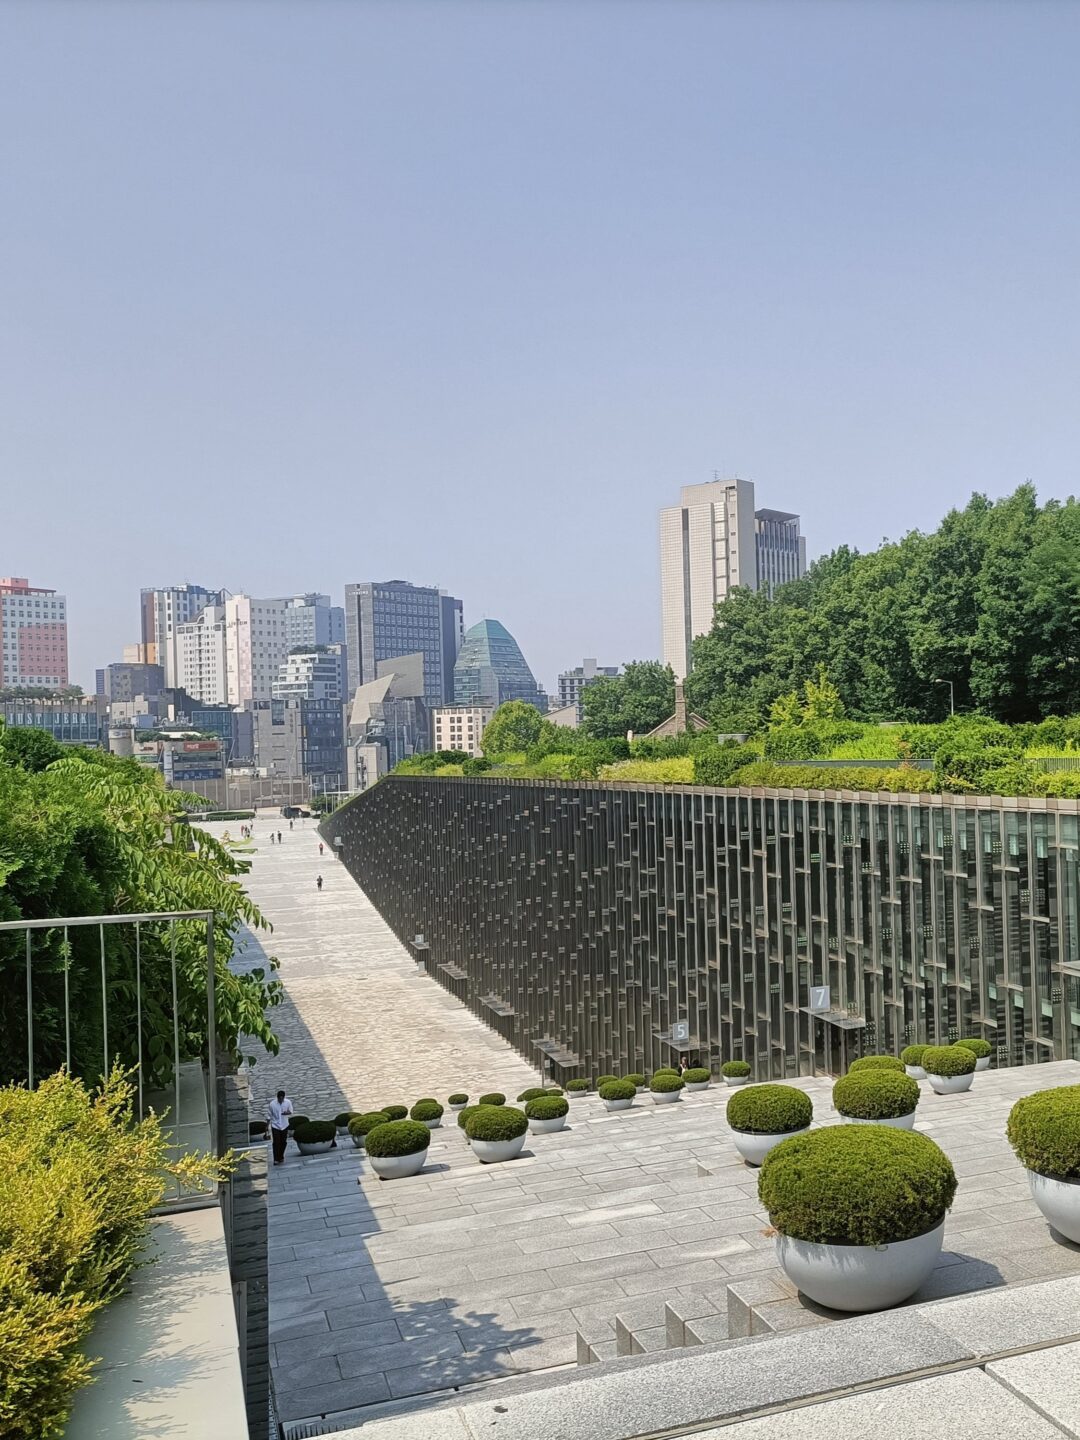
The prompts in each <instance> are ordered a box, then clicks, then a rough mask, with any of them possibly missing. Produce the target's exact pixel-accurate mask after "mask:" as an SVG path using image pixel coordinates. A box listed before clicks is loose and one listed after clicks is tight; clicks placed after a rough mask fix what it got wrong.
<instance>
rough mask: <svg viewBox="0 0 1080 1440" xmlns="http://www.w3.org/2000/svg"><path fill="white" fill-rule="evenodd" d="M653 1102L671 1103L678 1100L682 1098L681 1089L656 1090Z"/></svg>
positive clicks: (659, 1103)
mask: <svg viewBox="0 0 1080 1440" xmlns="http://www.w3.org/2000/svg"><path fill="white" fill-rule="evenodd" d="M652 1098H653V1102H654V1104H656V1105H671V1104H673V1103H674V1102H675V1101H676V1100H681V1099H682V1091H681V1090H654V1091H653V1097H652Z"/></svg>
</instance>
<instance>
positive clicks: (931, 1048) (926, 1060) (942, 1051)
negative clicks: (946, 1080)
mask: <svg viewBox="0 0 1080 1440" xmlns="http://www.w3.org/2000/svg"><path fill="white" fill-rule="evenodd" d="M922 1067H923V1069H924V1070H925V1071H926V1073H927V1074H928V1075H970V1074H971V1072H972V1071H973V1070H974V1069H975V1056H974V1055H973V1054H972V1053H971V1051H970V1050H965V1049H964V1047H963V1046H962V1045H928V1046H927V1047H926V1049H925V1050H924V1051H923V1057H922Z"/></svg>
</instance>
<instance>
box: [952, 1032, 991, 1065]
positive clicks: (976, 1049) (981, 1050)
mask: <svg viewBox="0 0 1080 1440" xmlns="http://www.w3.org/2000/svg"><path fill="white" fill-rule="evenodd" d="M956 1043H957V1045H959V1046H961V1047H962V1048H963V1049H964V1050H970V1051H971V1053H972V1054H973V1055H974V1056H975V1059H976V1060H986V1059H987V1058H988V1057H989V1055H990V1050H991V1047H990V1042H989V1041H988V1040H979V1039H978V1038H977V1037H976V1036H974V1035H973V1036H972V1037H971V1038H970V1039H968V1040H957V1042H956Z"/></svg>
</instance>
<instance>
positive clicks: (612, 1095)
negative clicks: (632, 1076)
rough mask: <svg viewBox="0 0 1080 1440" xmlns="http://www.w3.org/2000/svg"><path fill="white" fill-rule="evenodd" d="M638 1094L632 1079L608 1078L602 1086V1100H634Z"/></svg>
mask: <svg viewBox="0 0 1080 1440" xmlns="http://www.w3.org/2000/svg"><path fill="white" fill-rule="evenodd" d="M636 1094H637V1086H636V1085H635V1084H634V1083H633V1081H632V1080H607V1081H605V1082H604V1084H603V1085H601V1086H600V1099H601V1100H632V1099H633V1098H634V1096H635V1095H636Z"/></svg>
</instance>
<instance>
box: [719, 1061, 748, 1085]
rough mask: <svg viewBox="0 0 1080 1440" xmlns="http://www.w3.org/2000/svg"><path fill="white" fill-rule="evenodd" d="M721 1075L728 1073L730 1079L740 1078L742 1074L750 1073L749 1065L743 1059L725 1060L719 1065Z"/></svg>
mask: <svg viewBox="0 0 1080 1440" xmlns="http://www.w3.org/2000/svg"><path fill="white" fill-rule="evenodd" d="M720 1074H721V1075H730V1076H731V1078H732V1080H740V1079H741V1078H742V1077H743V1076H744V1075H749V1074H750V1066H749V1064H748V1063H747V1061H745V1060H725V1061H724V1063H723V1065H721V1066H720Z"/></svg>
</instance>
